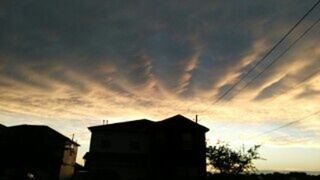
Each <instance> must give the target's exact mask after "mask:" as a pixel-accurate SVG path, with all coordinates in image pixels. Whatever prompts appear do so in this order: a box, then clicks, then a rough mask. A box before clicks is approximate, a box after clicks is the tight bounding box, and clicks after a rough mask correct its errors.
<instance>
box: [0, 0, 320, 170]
mask: <svg viewBox="0 0 320 180" xmlns="http://www.w3.org/2000/svg"><path fill="white" fill-rule="evenodd" d="M316 2H317V0H306V1H299V0H284V1H276V0H272V1H268V2H265V1H249V0H247V1H241V2H239V1H228V2H225V1H203V2H201V3H200V2H197V1H194V0H188V1H186V2H184V3H181V2H180V1H175V0H173V1H168V2H163V1H158V0H151V1H150V0H139V1H137V2H122V3H121V2H120V1H119V2H118V1H114V0H111V1H102V0H94V1H82V0H80V1H77V2H74V1H72V2H71V1H70V2H69V1H63V0H45V1H41V2H36V1H9V0H5V1H1V2H0V22H2V24H0V27H1V26H3V27H1V28H0V124H4V125H6V126H13V125H19V124H44V125H48V126H50V127H52V128H54V129H56V130H57V131H59V132H61V133H62V134H64V135H66V136H68V137H71V135H72V134H75V139H76V140H77V141H78V142H79V143H80V144H81V147H80V149H79V152H78V157H77V162H79V163H83V160H82V157H83V155H84V153H85V152H87V151H88V148H89V140H90V132H89V131H88V129H87V127H89V126H93V125H101V124H102V121H103V120H108V122H109V123H115V122H123V121H128V120H134V119H143V118H146V119H150V120H155V121H158V120H161V119H164V118H167V117H170V116H174V115H176V114H182V115H184V116H186V117H188V118H190V119H193V118H194V117H195V115H196V114H197V115H199V119H200V121H199V123H200V124H202V125H204V126H206V127H208V128H209V129H210V131H209V132H208V133H207V139H208V142H209V143H210V144H212V145H213V144H214V143H215V142H216V141H217V140H222V141H226V142H228V143H230V144H231V145H232V147H234V148H240V146H241V145H242V144H244V145H245V146H247V147H250V146H252V145H254V144H262V147H261V150H260V153H261V156H262V157H263V158H266V159H267V160H261V161H256V163H255V165H256V166H257V168H258V169H259V170H275V171H282V170H292V171H320V103H319V98H320V61H319V59H320V31H319V30H320V24H319V23H318V24H315V25H314V26H313V28H311V29H310V30H309V31H308V32H307V33H306V34H305V35H304V36H303V37H302V38H301V39H299V41H297V43H296V44H294V46H292V47H290V49H289V50H288V51H287V52H286V53H284V54H283V55H281V54H282V53H283V52H284V51H285V49H286V48H288V47H289V46H290V44H292V43H294V42H295V41H296V40H297V38H298V37H299V36H300V35H302V34H303V33H304V32H305V31H306V30H307V29H308V27H310V26H311V25H312V24H313V23H315V22H316V21H317V20H318V18H319V17H320V5H318V6H316V7H315V8H314V9H313V10H312V11H311V12H310V13H309V14H308V16H306V18H305V19H303V21H301V23H300V24H299V25H298V26H297V27H296V28H295V29H294V31H292V33H291V34H290V35H289V36H288V37H287V38H286V39H285V40H284V41H283V43H281V44H280V46H278V47H277V48H275V50H274V51H273V52H272V53H271V54H270V55H268V57H267V59H266V61H264V62H263V63H261V64H260V65H259V66H257V67H256V68H254V69H253V70H252V71H250V69H252V68H253V67H255V64H256V63H257V61H259V60H260V59H261V58H262V57H263V56H264V55H266V54H267V52H268V51H269V50H270V49H272V47H273V46H274V45H275V44H276V43H277V42H278V41H279V40H280V39H281V38H282V37H284V35H285V34H286V33H287V32H288V31H289V29H290V28H292V27H293V25H294V24H295V23H297V22H298V20H299V19H300V18H301V17H303V15H304V14H305V13H306V12H307V11H308V10H309V9H310V8H311V7H312V6H313V5H314V4H315V3H316ZM279 56H280V57H279ZM277 57H279V59H278V60H277V61H276V62H275V63H274V64H273V65H272V66H270V68H268V69H267V70H265V71H264V69H265V68H266V67H267V66H268V65H269V64H270V63H271V62H272V61H273V60H275V59H277ZM247 72H250V74H249V75H248V77H246V78H243V77H244V76H246V74H247ZM261 72H263V73H262V74H261V75H259V73H261ZM257 75H259V76H257ZM240 79H242V81H239V80H240ZM238 82H240V83H238ZM237 84H238V85H237ZM247 84H249V85H248V86H247ZM235 85H236V86H235ZM233 87H234V88H233ZM231 88H232V90H231V91H230V92H229V89H231ZM318 112H319V113H318Z"/></svg>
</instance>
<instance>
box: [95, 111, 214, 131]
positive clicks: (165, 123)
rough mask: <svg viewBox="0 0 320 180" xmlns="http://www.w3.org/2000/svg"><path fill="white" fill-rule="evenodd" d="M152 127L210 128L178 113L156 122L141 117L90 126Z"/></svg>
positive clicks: (102, 127)
mask: <svg viewBox="0 0 320 180" xmlns="http://www.w3.org/2000/svg"><path fill="white" fill-rule="evenodd" d="M151 127H164V128H188V129H197V130H200V131H204V132H207V131H209V129H208V128H206V127H204V126H202V125H200V124H198V123H195V122H194V121H192V120H190V119H188V118H186V117H184V116H182V115H180V114H178V115H175V116H172V117H170V118H167V119H164V120H162V121H158V122H154V121H151V120H148V119H139V120H133V121H126V122H120V123H113V124H106V125H100V126H92V127H89V130H90V131H91V132H92V131H99V130H146V129H147V128H151Z"/></svg>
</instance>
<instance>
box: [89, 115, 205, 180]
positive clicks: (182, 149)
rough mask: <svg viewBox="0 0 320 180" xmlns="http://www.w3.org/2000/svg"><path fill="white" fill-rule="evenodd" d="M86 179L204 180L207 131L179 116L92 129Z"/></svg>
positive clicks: (90, 128)
mask: <svg viewBox="0 0 320 180" xmlns="http://www.w3.org/2000/svg"><path fill="white" fill-rule="evenodd" d="M89 130H90V131H91V132H92V135H91V143H90V150H89V152H88V153H87V154H86V155H85V156H84V159H85V168H86V169H87V171H88V174H87V179H96V180H99V179H114V180H115V179H121V180H144V179H145V180H147V179H193V180H199V179H204V178H205V175H206V159H205V148H206V144H205V133H206V132H207V131H208V130H209V129H208V128H206V127H204V126H201V125H200V124H198V123H196V122H194V121H191V120H190V119H188V118H186V117H184V116H181V115H176V116H173V117H171V118H168V119H164V120H162V121H158V122H155V121H150V120H146V119H141V120H135V121H128V122H123V123H114V124H107V125H102V126H94V127H89Z"/></svg>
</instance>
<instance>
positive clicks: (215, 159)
mask: <svg viewBox="0 0 320 180" xmlns="http://www.w3.org/2000/svg"><path fill="white" fill-rule="evenodd" d="M260 147H261V146H260V145H255V146H253V147H251V148H249V149H248V150H245V148H242V149H241V150H238V151H236V150H232V149H231V148H230V146H229V144H227V143H224V142H218V143H217V144H216V145H214V146H209V147H207V151H206V157H207V162H208V165H209V166H211V167H213V168H214V169H215V170H218V171H219V172H220V173H223V174H239V173H243V172H252V171H253V172H255V171H256V168H255V166H254V165H253V160H256V159H262V158H261V157H260V156H259V153H258V149H259V148H260Z"/></svg>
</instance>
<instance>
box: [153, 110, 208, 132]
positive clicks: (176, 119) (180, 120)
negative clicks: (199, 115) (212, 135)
mask: <svg viewBox="0 0 320 180" xmlns="http://www.w3.org/2000/svg"><path fill="white" fill-rule="evenodd" d="M157 124H159V126H162V127H170V128H189V129H198V130H200V131H204V132H207V131H209V129H208V128H207V127H204V126H202V125H200V124H198V123H196V122H194V121H192V120H190V119H189V118H186V117H185V116H182V115H180V114H178V115H175V116H172V117H169V118H167V119H164V120H162V121H159V122H157Z"/></svg>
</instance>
